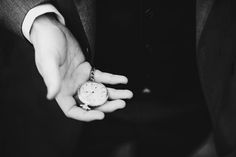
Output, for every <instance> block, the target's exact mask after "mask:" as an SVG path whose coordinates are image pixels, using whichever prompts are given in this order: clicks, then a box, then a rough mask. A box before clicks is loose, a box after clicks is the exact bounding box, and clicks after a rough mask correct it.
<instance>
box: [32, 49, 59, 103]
mask: <svg viewBox="0 0 236 157" xmlns="http://www.w3.org/2000/svg"><path fill="white" fill-rule="evenodd" d="M35 54H36V55H35V62H36V66H37V68H38V71H39V73H40V74H41V76H42V77H43V80H44V83H45V84H46V87H47V98H48V99H53V98H54V97H55V96H56V95H57V93H58V92H59V90H60V85H61V79H60V73H59V65H58V62H57V60H56V57H55V56H53V55H50V54H49V53H48V54H45V53H44V55H38V53H37V52H36V53H35Z"/></svg>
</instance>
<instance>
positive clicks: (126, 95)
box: [107, 88, 133, 99]
mask: <svg viewBox="0 0 236 157" xmlns="http://www.w3.org/2000/svg"><path fill="white" fill-rule="evenodd" d="M107 90H108V94H109V98H110V99H131V98H132V97H133V93H132V92H131V91H130V90H127V89H125V90H124V89H122V90H118V89H114V88H107Z"/></svg>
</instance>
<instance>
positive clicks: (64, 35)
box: [30, 14, 133, 122]
mask: <svg viewBox="0 0 236 157" xmlns="http://www.w3.org/2000/svg"><path fill="white" fill-rule="evenodd" d="M30 40H31V42H32V44H33V46H34V49H35V62H36V66H37V68H38V71H39V73H40V74H41V76H42V77H43V79H44V82H45V84H46V87H47V90H48V93H47V98H48V99H56V101H57V103H58V105H59V106H60V108H61V109H62V111H63V112H64V114H65V115H66V116H67V117H69V118H73V119H76V120H80V121H86V122H88V121H93V120H101V119H103V118H104V114H105V113H106V112H113V111H115V110H117V109H121V108H124V107H125V101H124V100H122V99H130V98H131V97H132V96H133V94H132V92H131V91H130V90H126V89H124V90H117V89H109V90H108V94H109V99H110V101H107V102H106V103H105V104H104V105H102V106H101V107H98V108H96V109H94V110H90V111H86V110H83V109H82V108H80V107H78V106H77V105H76V101H75V99H74V97H73V95H75V94H76V93H77V91H78V89H79V87H80V86H81V85H82V84H83V83H85V82H86V81H87V80H88V79H89V74H90V71H91V65H90V64H89V63H88V62H85V57H84V54H83V52H82V50H81V48H80V45H79V43H78V42H77V41H76V39H75V38H74V36H73V34H72V33H71V32H70V30H68V29H67V28H66V27H65V26H64V25H62V24H61V23H59V22H58V21H57V20H56V18H54V16H50V15H48V14H45V15H42V16H40V17H38V18H37V19H36V20H35V22H34V24H33V26H32V30H31V34H30ZM94 79H95V81H96V82H101V83H104V84H120V83H121V84H126V83H127V82H128V79H127V78H126V77H125V76H121V75H114V74H110V73H106V72H102V71H100V70H95V72H94Z"/></svg>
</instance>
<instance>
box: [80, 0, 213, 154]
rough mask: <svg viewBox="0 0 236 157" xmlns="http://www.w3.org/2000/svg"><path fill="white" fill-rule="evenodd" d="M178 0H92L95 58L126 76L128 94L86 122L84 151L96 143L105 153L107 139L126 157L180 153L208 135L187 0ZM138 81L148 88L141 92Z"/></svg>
mask: <svg viewBox="0 0 236 157" xmlns="http://www.w3.org/2000/svg"><path fill="white" fill-rule="evenodd" d="M185 2H186V1H184V2H182V1H181V2H180V1H175V2H172V3H171V4H170V2H169V1H163V0H128V1H127V0H120V1H110V0H99V1H98V2H97V38H96V56H95V63H96V64H95V65H96V66H97V67H98V68H99V69H103V70H104V71H108V72H109V71H110V72H116V73H118V74H124V75H126V76H128V78H129V83H128V84H127V85H125V86H121V87H122V88H129V89H131V90H132V91H133V92H134V97H133V98H132V100H129V101H127V106H126V108H125V109H123V110H119V111H116V112H114V113H112V114H108V115H107V117H106V119H105V120H103V121H101V122H94V123H89V124H86V128H85V130H83V131H84V132H85V134H84V136H83V140H84V141H85V142H84V143H83V145H82V146H81V147H82V148H84V149H85V150H86V152H87V156H94V155H96V154H97V153H98V152H100V151H101V150H103V152H107V153H106V154H105V153H104V154H103V156H109V155H111V154H112V149H114V145H116V146H119V145H121V146H122V145H124V146H125V150H127V151H129V150H131V151H132V149H133V150H135V151H134V152H132V153H134V154H135V155H134V157H145V156H160V157H170V156H181V157H188V156H189V155H190V154H191V153H192V152H193V151H195V150H196V149H197V148H198V147H199V146H200V145H201V144H202V143H203V142H204V140H205V139H206V138H207V136H208V135H209V132H210V131H211V123H210V120H209V115H208V110H207V106H206V104H205V100H204V98H203V95H202V91H201V85H200V81H199V79H198V77H199V76H198V71H197V65H196V56H195V54H196V53H195V31H194V28H195V12H194V7H195V4H192V3H191V1H188V3H187V4H185ZM110 58H111V59H110ZM115 87H117V86H115ZM118 87H120V86H118ZM144 87H147V88H149V89H150V90H151V92H150V93H148V94H147V93H146V94H145V93H142V89H144ZM94 130H96V134H94ZM88 139H91V140H93V142H92V143H91V142H90V140H88ZM101 141H103V142H102V143H101ZM132 153H131V154H132ZM107 154H108V155H107Z"/></svg>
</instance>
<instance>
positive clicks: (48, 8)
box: [21, 4, 65, 42]
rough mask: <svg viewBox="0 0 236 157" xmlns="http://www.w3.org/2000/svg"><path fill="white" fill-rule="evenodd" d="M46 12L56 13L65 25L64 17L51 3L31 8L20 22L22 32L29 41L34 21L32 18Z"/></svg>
mask: <svg viewBox="0 0 236 157" xmlns="http://www.w3.org/2000/svg"><path fill="white" fill-rule="evenodd" d="M46 13H55V14H56V15H57V18H58V20H59V21H60V22H61V23H62V24H64V25H65V19H64V17H63V16H62V15H61V14H60V13H59V12H58V10H57V9H56V8H55V7H54V6H53V5H51V4H42V5H39V6H36V7H34V8H32V9H31V10H30V11H29V12H28V13H27V14H26V16H25V18H24V21H23V23H22V27H21V29H22V32H23V35H24V36H25V38H26V39H27V40H28V41H29V42H31V41H30V30H31V27H32V25H33V23H34V20H35V19H36V18H37V17H38V16H40V15H43V14H46Z"/></svg>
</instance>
